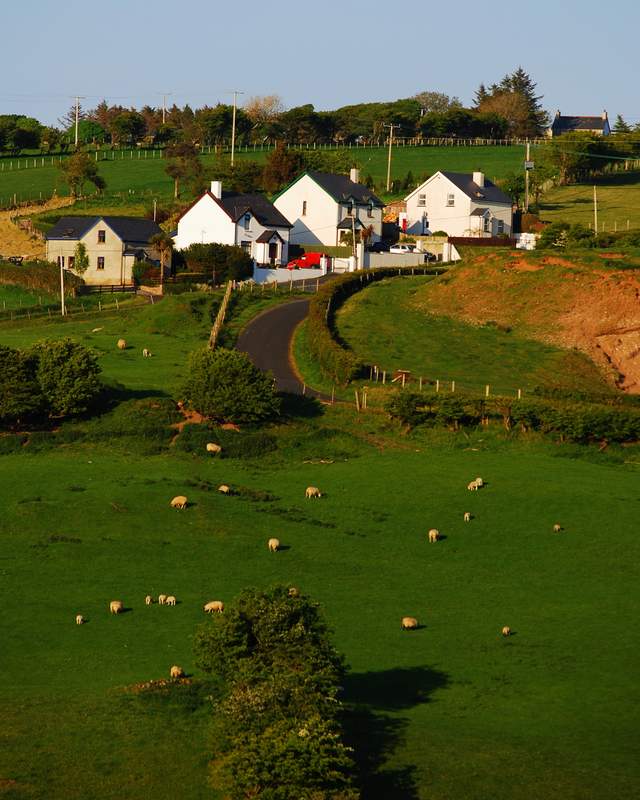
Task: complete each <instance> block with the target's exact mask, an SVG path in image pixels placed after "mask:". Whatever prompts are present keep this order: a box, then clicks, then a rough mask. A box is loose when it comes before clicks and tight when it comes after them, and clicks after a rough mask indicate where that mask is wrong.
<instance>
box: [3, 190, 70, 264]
mask: <svg viewBox="0 0 640 800" xmlns="http://www.w3.org/2000/svg"><path fill="white" fill-rule="evenodd" d="M73 203H74V200H73V198H71V197H56V198H55V199H54V200H49V201H48V202H47V203H44V204H43V205H35V206H24V207H22V208H18V209H13V210H12V211H0V254H2V255H3V256H5V257H6V256H24V258H44V257H45V242H44V240H43V239H40V238H39V237H37V236H35V235H33V234H30V233H29V232H28V231H25V230H21V229H20V228H19V227H18V226H17V225H16V224H15V223H13V222H11V218H12V217H17V216H20V217H25V216H29V215H31V214H39V213H41V212H42V211H51V210H52V209H55V208H64V207H65V206H70V205H73Z"/></svg>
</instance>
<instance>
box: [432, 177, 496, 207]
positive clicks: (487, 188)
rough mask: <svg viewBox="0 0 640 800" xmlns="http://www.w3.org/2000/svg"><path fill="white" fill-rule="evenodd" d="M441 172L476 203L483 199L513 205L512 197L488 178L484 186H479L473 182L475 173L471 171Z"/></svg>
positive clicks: (488, 201)
mask: <svg viewBox="0 0 640 800" xmlns="http://www.w3.org/2000/svg"><path fill="white" fill-rule="evenodd" d="M441 174H442V175H444V176H445V178H448V179H449V180H450V181H451V183H453V184H454V185H455V186H457V187H458V189H460V190H461V191H462V192H464V193H465V194H466V195H467V197H470V198H471V199H472V200H473V201H474V202H476V203H478V202H480V201H483V202H487V203H502V204H504V205H509V206H510V205H511V198H510V197H509V196H508V195H506V194H505V193H504V192H503V191H502V189H498V187H497V186H496V185H495V183H492V182H491V181H489V180H487V179H486V178H485V179H484V186H478V184H477V183H474V182H473V174H472V173H469V172H442V173H441Z"/></svg>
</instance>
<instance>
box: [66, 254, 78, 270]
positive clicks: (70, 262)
mask: <svg viewBox="0 0 640 800" xmlns="http://www.w3.org/2000/svg"><path fill="white" fill-rule="evenodd" d="M75 263H76V257H75V256H69V266H68V269H73V265H74V264H75Z"/></svg>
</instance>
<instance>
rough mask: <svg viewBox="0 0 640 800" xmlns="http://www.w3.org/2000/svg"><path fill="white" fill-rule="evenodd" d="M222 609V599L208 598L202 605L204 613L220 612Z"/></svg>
mask: <svg viewBox="0 0 640 800" xmlns="http://www.w3.org/2000/svg"><path fill="white" fill-rule="evenodd" d="M223 611H224V603H223V602H222V600H209V602H208V603H205V605H204V612H205V614H213V613H214V612H215V613H216V614H222V612H223Z"/></svg>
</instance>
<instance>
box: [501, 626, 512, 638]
mask: <svg viewBox="0 0 640 800" xmlns="http://www.w3.org/2000/svg"><path fill="white" fill-rule="evenodd" d="M502 635H503V636H511V628H510V627H509V626H508V625H505V626H504V628H503V629H502Z"/></svg>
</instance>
